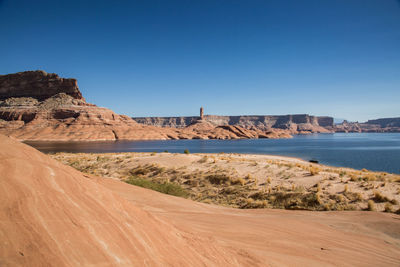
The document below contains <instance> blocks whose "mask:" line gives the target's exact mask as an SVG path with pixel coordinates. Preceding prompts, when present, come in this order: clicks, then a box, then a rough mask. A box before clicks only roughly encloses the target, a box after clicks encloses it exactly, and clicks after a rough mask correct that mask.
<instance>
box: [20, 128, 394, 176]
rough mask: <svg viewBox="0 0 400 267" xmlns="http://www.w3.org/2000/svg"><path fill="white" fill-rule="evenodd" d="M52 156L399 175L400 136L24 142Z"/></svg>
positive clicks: (339, 134)
mask: <svg viewBox="0 0 400 267" xmlns="http://www.w3.org/2000/svg"><path fill="white" fill-rule="evenodd" d="M27 143H28V144H29V145H31V146H33V147H35V148H37V149H39V150H40V151H42V152H45V153H55V152H84V153H107V152H153V151H156V152H162V151H165V150H168V151H169V152H179V153H182V152H183V151H184V150H185V149H189V151H190V152H191V153H218V152H226V153H229V152H234V153H249V154H271V155H283V156H291V157H298V158H302V159H305V160H310V159H316V160H318V161H319V162H320V163H322V164H326V165H331V166H343V167H350V168H355V169H362V168H366V169H369V170H375V171H386V172H392V173H400V133H348V134H344V133H336V134H313V135H297V136H294V138H292V139H253V140H249V139H245V140H160V141H112V142H27Z"/></svg>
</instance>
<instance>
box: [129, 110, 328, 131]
mask: <svg viewBox="0 0 400 267" xmlns="http://www.w3.org/2000/svg"><path fill="white" fill-rule="evenodd" d="M200 117H201V118H202V120H204V121H207V122H209V123H211V124H213V125H215V126H221V125H233V126H240V127H243V128H246V129H252V128H257V129H260V130H269V129H271V128H278V129H290V130H292V131H293V132H295V131H304V132H326V131H330V130H331V129H332V128H333V126H334V124H333V118H332V117H326V116H325V117H317V116H311V115H307V114H294V115H244V116H219V115H203V116H201V114H200ZM197 118H198V117H197ZM197 118H196V117H140V118H139V117H136V118H133V119H134V120H135V121H136V122H138V123H141V124H145V125H152V126H160V127H176V128H184V127H186V126H188V125H190V124H191V123H193V122H196V121H197Z"/></svg>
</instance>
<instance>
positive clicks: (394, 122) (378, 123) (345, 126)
mask: <svg viewBox="0 0 400 267" xmlns="http://www.w3.org/2000/svg"><path fill="white" fill-rule="evenodd" d="M334 131H335V132H345V133H361V132H366V133H385V132H396V133H398V132H400V118H383V119H376V120H368V121H367V122H363V123H359V122H348V121H346V120H345V121H343V122H342V123H340V124H337V125H335V127H334Z"/></svg>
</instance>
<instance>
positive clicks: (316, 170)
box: [308, 166, 321, 176]
mask: <svg viewBox="0 0 400 267" xmlns="http://www.w3.org/2000/svg"><path fill="white" fill-rule="evenodd" d="M308 171H309V172H310V175H311V176H314V175H317V174H319V172H320V171H321V170H320V168H318V167H316V166H310V167H309V169H308Z"/></svg>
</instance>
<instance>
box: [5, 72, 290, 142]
mask: <svg viewBox="0 0 400 267" xmlns="http://www.w3.org/2000/svg"><path fill="white" fill-rule="evenodd" d="M174 123H175V124H174ZM170 125H171V126H174V125H184V126H186V127H183V128H182V127H181V128H174V127H156V126H152V125H142V124H139V123H137V122H136V121H134V120H133V119H132V118H130V117H128V116H124V115H118V114H116V113H114V112H113V111H111V110H109V109H106V108H102V107H97V106H96V105H93V104H89V103H87V102H86V101H85V99H84V98H83V97H82V94H81V92H80V90H79V88H78V85H77V82H76V80H75V79H63V78H60V77H58V76H57V75H56V74H47V73H46V72H43V71H28V72H21V73H16V74H10V75H3V76H1V77H0V133H2V134H5V135H9V136H13V137H16V138H17V139H19V140H30V141H35V140H47V141H50V140H51V141H56V140H57V141H71V140H73V141H100V140H167V139H238V138H280V137H290V135H289V134H288V132H285V131H283V132H281V131H279V132H277V131H263V130H259V129H258V130H250V129H244V128H243V129H242V128H241V127H240V126H237V127H236V128H235V129H233V128H224V127H218V125H213V124H207V123H205V121H204V120H199V117H191V118H186V119H184V121H179V120H176V121H175V122H174V121H170Z"/></svg>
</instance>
